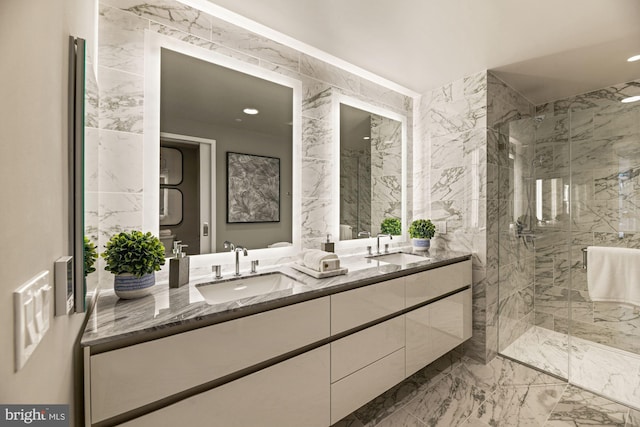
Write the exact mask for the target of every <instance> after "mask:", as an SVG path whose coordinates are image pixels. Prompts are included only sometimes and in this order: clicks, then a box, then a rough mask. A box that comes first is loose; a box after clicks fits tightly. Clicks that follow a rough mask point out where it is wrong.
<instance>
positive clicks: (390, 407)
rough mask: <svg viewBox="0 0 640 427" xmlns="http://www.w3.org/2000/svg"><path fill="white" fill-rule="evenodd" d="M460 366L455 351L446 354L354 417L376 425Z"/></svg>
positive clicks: (385, 393) (383, 394)
mask: <svg viewBox="0 0 640 427" xmlns="http://www.w3.org/2000/svg"><path fill="white" fill-rule="evenodd" d="M461 364H462V357H461V356H460V354H458V353H457V352H455V351H453V352H450V353H447V354H445V355H444V356H442V357H441V358H439V359H437V360H436V361H434V362H433V363H431V364H430V365H429V366H427V367H425V368H423V369H421V370H419V371H418V372H416V373H415V374H413V375H411V376H410V377H409V378H407V379H406V380H404V381H403V382H401V383H400V384H398V385H396V386H395V387H393V388H391V389H389V390H388V391H386V392H384V393H382V394H381V395H380V396H378V397H376V398H375V399H373V400H372V401H370V402H369V403H367V404H366V405H364V406H363V407H361V408H360V409H358V410H357V411H356V412H355V415H356V416H357V417H358V419H359V420H360V421H362V422H363V423H364V424H365V425H367V426H372V425H376V423H377V422H380V421H381V420H382V419H384V418H385V417H387V416H389V415H390V414H392V413H394V412H395V411H397V410H399V409H401V408H402V407H404V406H405V405H406V404H407V403H409V402H410V401H411V400H412V399H413V398H414V397H416V396H417V395H419V394H421V393H425V392H426V391H427V390H428V389H429V388H431V387H432V386H434V385H435V384H437V383H438V382H439V381H440V380H442V378H444V376H445V375H448V374H450V373H451V372H452V371H453V370H456V369H457V368H458V367H459V366H460V365H461Z"/></svg>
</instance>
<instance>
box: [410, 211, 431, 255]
mask: <svg viewBox="0 0 640 427" xmlns="http://www.w3.org/2000/svg"><path fill="white" fill-rule="evenodd" d="M434 234H436V226H435V225H433V223H432V222H431V220H429V219H416V220H415V221H413V222H412V223H411V225H410V226H409V236H410V237H411V244H412V245H413V250H414V251H426V250H428V249H429V247H430V246H431V238H432V237H433V236H434Z"/></svg>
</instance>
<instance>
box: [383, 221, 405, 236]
mask: <svg viewBox="0 0 640 427" xmlns="http://www.w3.org/2000/svg"><path fill="white" fill-rule="evenodd" d="M401 230H402V225H401V224H400V220H399V219H398V218H391V217H390V218H385V219H383V220H382V222H381V223H380V232H381V233H384V234H391V235H392V236H399V235H400V233H401V232H402V231H401Z"/></svg>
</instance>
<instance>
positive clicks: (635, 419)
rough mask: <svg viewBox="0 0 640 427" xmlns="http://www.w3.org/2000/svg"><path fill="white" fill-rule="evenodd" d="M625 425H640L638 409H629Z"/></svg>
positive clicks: (632, 426) (627, 426)
mask: <svg viewBox="0 0 640 427" xmlns="http://www.w3.org/2000/svg"><path fill="white" fill-rule="evenodd" d="M625 427H640V411H636V410H635V409H631V410H630V411H629V416H628V417H627V423H626V424H625Z"/></svg>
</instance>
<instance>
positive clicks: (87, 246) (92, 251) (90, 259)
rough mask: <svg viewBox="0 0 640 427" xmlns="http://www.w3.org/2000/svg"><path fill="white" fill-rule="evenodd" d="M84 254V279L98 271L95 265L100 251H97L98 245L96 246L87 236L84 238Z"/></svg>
mask: <svg viewBox="0 0 640 427" xmlns="http://www.w3.org/2000/svg"><path fill="white" fill-rule="evenodd" d="M82 252H83V255H84V269H83V270H84V277H87V275H88V274H89V273H93V272H94V271H96V268H95V267H94V266H93V265H94V264H95V263H96V260H97V259H98V250H97V249H96V245H94V244H93V242H92V241H91V240H89V238H88V237H87V236H84V250H83V251H82Z"/></svg>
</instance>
